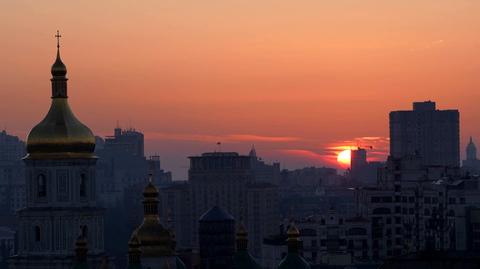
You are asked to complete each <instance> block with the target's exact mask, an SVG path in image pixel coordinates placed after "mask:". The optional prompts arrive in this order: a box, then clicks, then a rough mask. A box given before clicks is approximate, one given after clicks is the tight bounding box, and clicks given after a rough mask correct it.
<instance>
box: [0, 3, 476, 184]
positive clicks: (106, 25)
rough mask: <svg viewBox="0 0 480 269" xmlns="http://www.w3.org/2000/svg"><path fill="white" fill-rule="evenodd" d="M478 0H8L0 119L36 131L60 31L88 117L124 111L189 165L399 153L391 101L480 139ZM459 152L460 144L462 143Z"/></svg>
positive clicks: (74, 94) (22, 131)
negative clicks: (194, 160) (192, 159)
mask: <svg viewBox="0 0 480 269" xmlns="http://www.w3.org/2000/svg"><path fill="white" fill-rule="evenodd" d="M479 14H480V1H478V0H449V1H447V0H402V1H401V0H361V1H360V0H295V1H293V0H291V1H282V0H256V1H253V0H217V1H210V0H203V1H200V0H192V1H187V0H182V1H179V0H161V1H159V0H156V1H147V0H142V1H133V0H132V1H118V0H116V1H113V0H109V1H107V0H105V1H38V0H31V1H22V0H17V1H1V3H0V34H1V37H0V38H1V39H0V40H1V44H2V46H1V50H0V126H1V127H2V128H3V127H4V126H5V127H6V128H7V131H8V132H11V133H13V134H15V135H18V136H20V137H21V138H22V139H25V137H26V135H27V133H28V131H29V130H30V129H31V127H33V125H34V124H36V123H37V122H38V121H40V120H41V119H42V117H43V116H44V114H45V113H46V112H47V110H48V107H49V102H50V98H49V97H50V81H49V79H50V66H51V64H52V63H53V61H54V57H55V49H56V48H55V42H56V41H55V38H54V35H55V32H56V30H57V29H58V30H60V31H61V34H62V36H63V38H62V39H61V44H62V48H61V52H62V53H61V54H62V58H63V60H64V62H65V64H66V65H67V68H68V77H69V96H70V102H71V105H72V107H73V109H74V111H75V112H76V114H77V116H78V117H79V118H80V119H81V120H82V121H83V122H84V123H86V124H87V125H88V126H89V127H90V128H91V129H92V130H93V131H94V132H95V133H96V134H98V135H109V134H111V133H113V128H114V127H115V124H116V121H117V120H118V121H119V122H120V125H121V126H122V127H128V126H132V127H135V128H136V129H138V130H141V131H142V132H144V133H145V138H146V151H147V153H158V154H160V155H161V158H162V165H163V166H164V167H165V168H166V169H168V170H171V171H173V172H174V177H175V178H177V179H184V178H185V177H186V170H187V167H188V161H187V159H186V156H189V155H195V154H199V153H202V152H204V151H212V150H215V149H216V145H215V143H216V142H217V141H221V142H222V150H224V151H240V152H241V153H247V152H248V150H249V149H250V147H251V145H252V144H255V146H256V149H257V153H258V154H259V155H260V156H262V157H263V158H264V159H266V160H268V161H275V160H278V161H281V163H282V167H286V168H295V167H302V166H305V165H330V166H331V165H336V160H335V153H336V152H337V151H338V150H339V149H340V148H342V147H346V146H355V145H357V144H359V145H362V146H370V145H371V146H373V147H374V150H373V152H371V157H372V159H377V160H382V159H384V158H385V155H386V154H387V151H388V139H387V137H388V112H389V111H391V110H399V109H410V108H411V102H412V101H422V100H429V99H431V100H434V101H436V102H437V107H439V108H440V109H447V108H458V109H459V110H460V113H461V139H462V148H461V151H462V154H463V151H464V145H465V142H466V140H467V138H468V137H469V136H470V135H472V136H473V137H474V139H475V138H476V139H477V140H479V141H480V128H479V124H480V113H479V112H480V109H479V102H480V91H479V89H480V34H479V33H480V16H479ZM462 156H463V155H462Z"/></svg>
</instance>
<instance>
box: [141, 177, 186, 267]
mask: <svg viewBox="0 0 480 269" xmlns="http://www.w3.org/2000/svg"><path fill="white" fill-rule="evenodd" d="M158 194H159V192H158V189H157V187H155V185H154V184H153V176H152V175H151V174H150V176H149V182H148V184H147V186H146V187H145V189H144V191H143V210H144V212H143V214H144V216H143V223H142V224H141V225H140V226H139V227H138V228H137V229H136V230H135V231H134V232H133V234H132V236H133V235H135V236H136V237H137V238H138V241H139V242H140V245H141V251H142V255H141V261H142V266H143V267H151V268H154V267H156V266H161V265H163V264H165V263H167V264H169V266H171V268H176V267H175V264H176V253H175V235H174V234H173V232H172V231H171V230H169V229H167V228H165V227H164V226H163V225H162V224H161V223H160V218H159V215H158V203H159V200H158Z"/></svg>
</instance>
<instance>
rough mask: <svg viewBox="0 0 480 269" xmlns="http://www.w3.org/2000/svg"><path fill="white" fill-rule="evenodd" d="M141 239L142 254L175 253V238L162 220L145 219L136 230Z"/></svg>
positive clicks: (155, 255)
mask: <svg viewBox="0 0 480 269" xmlns="http://www.w3.org/2000/svg"><path fill="white" fill-rule="evenodd" d="M134 233H135V234H136V235H137V238H138V241H140V244H141V249H142V256H145V257H161V256H173V255H175V239H174V237H173V235H172V233H171V232H170V231H169V230H167V229H165V227H163V225H162V224H160V222H157V221H152V220H151V219H150V220H148V219H145V220H144V222H143V223H142V224H141V225H140V227H138V228H137V229H136V230H135V232H134Z"/></svg>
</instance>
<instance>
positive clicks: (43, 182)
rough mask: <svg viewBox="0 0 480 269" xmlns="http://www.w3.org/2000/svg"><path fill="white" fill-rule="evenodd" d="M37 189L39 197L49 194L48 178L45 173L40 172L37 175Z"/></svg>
mask: <svg viewBox="0 0 480 269" xmlns="http://www.w3.org/2000/svg"><path fill="white" fill-rule="evenodd" d="M37 191H38V197H45V196H47V178H46V177H45V175H44V174H40V175H38V176H37Z"/></svg>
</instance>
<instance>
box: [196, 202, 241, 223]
mask: <svg viewBox="0 0 480 269" xmlns="http://www.w3.org/2000/svg"><path fill="white" fill-rule="evenodd" d="M224 220H235V219H234V218H233V217H232V215H230V214H228V213H227V212H225V211H223V210H222V209H221V208H220V207H218V206H214V207H212V208H210V210H208V211H207V212H206V213H205V214H203V215H202V216H201V217H200V221H203V222H210V221H224Z"/></svg>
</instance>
